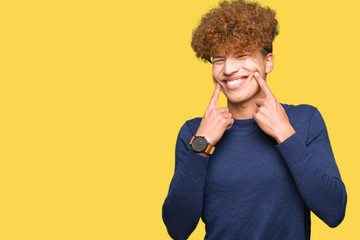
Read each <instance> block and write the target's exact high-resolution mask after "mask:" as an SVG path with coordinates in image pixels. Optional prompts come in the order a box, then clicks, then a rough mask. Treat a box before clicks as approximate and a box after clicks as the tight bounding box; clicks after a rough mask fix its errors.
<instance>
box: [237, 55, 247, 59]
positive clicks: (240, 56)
mask: <svg viewBox="0 0 360 240" xmlns="http://www.w3.org/2000/svg"><path fill="white" fill-rule="evenodd" d="M246 56H247V54H243V55H239V56H237V58H243V57H246Z"/></svg>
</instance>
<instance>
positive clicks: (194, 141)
mask: <svg viewBox="0 0 360 240" xmlns="http://www.w3.org/2000/svg"><path fill="white" fill-rule="evenodd" d="M190 148H191V149H192V150H193V151H194V152H197V153H207V154H213V152H214V150H215V147H214V146H213V145H211V144H210V143H209V142H208V141H207V140H206V139H205V137H203V136H193V137H192V138H191V141H190Z"/></svg>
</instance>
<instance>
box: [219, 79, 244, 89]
mask: <svg viewBox="0 0 360 240" xmlns="http://www.w3.org/2000/svg"><path fill="white" fill-rule="evenodd" d="M248 77H249V76H242V77H236V78H232V79H229V80H225V81H224V83H225V86H226V87H227V88H228V89H236V88H238V87H240V86H241V85H242V84H244V82H245V81H246V79H248Z"/></svg>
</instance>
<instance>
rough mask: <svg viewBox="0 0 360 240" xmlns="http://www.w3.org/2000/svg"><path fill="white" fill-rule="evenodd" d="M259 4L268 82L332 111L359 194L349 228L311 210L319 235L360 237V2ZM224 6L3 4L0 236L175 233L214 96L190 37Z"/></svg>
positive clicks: (198, 233) (282, 93) (348, 175)
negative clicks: (177, 181) (195, 137)
mask: <svg viewBox="0 0 360 240" xmlns="http://www.w3.org/2000/svg"><path fill="white" fill-rule="evenodd" d="M260 2H261V3H262V4H264V5H268V6H270V7H271V8H273V9H275V10H276V11H277V13H278V15H277V16H278V20H279V22H280V35H279V36H278V37H277V38H276V39H275V42H274V55H275V68H274V71H273V73H271V74H270V75H269V76H268V80H267V81H268V84H269V86H270V89H271V90H272V91H273V93H274V95H275V96H276V97H277V99H278V101H279V102H282V103H288V104H301V103H306V104H311V105H313V106H316V107H317V108H318V109H319V110H320V112H321V113H322V115H323V117H324V119H325V122H326V124H327V127H328V132H329V135H330V140H331V144H332V147H333V151H334V154H335V158H336V160H337V164H338V166H339V169H340V172H341V175H342V178H343V181H344V182H345V185H346V188H347V192H348V205H347V211H346V217H345V220H344V222H343V223H342V224H341V225H340V226H339V227H337V228H335V229H331V228H329V227H327V226H326V225H325V224H324V223H323V222H321V221H320V220H318V219H317V218H316V217H314V216H313V218H312V239H326V240H331V239H336V240H338V239H359V233H358V232H359V231H358V230H359V229H358V228H359V227H358V225H359V221H358V218H359V213H360V206H359V202H360V190H359V187H358V183H359V180H358V179H359V173H358V170H359V166H360V163H359V155H360V154H359V136H360V130H359V127H358V124H359V87H360V83H359V80H360V79H359V56H360V50H359V49H360V47H359V43H360V37H359V27H358V24H359V22H360V14H359V10H360V3H359V2H358V1H356V0H344V1H341V2H339V1H330V0H320V1H311V0H303V1H284V0H262V1H260ZM216 4H217V0H197V1H193V0H183V1H164V0H161V1H160V0H157V1H156V0H155V1H146V0H142V1H105V0H102V1H99V0H98V1H2V3H1V4H0V28H1V29H0V32H1V37H0V42H1V44H0V59H1V60H0V61H1V62H0V77H1V78H0V79H1V86H0V91H1V92H0V107H1V109H0V110H1V131H0V135H1V142H0V150H1V151H0V154H1V156H0V159H1V161H0V162H1V165H0V194H1V197H0V239H4V240H8V239H37V240H40V239H170V238H169V237H168V235H167V232H166V228H165V226H164V224H163V222H162V218H161V207H162V203H163V201H164V199H165V197H166V195H167V191H168V187H169V184H170V180H171V178H172V175H173V170H174V150H175V141H176V137H177V134H178V131H179V129H180V127H181V126H182V124H183V123H184V122H185V121H186V120H188V119H190V118H193V117H199V116H202V115H203V113H204V111H205V109H206V106H207V104H208V101H209V99H210V96H211V94H212V91H213V83H212V80H211V65H210V64H205V63H202V62H200V61H199V60H197V59H196V58H195V54H194V53H193V51H192V49H191V47H190V40H191V33H192V30H193V28H194V27H195V26H196V25H197V24H198V22H199V20H200V17H201V15H202V14H204V13H205V12H207V11H208V10H209V9H210V8H212V7H214V6H215V5H216ZM219 106H225V97H224V96H223V95H221V96H220V100H219ZM203 237H204V225H203V223H202V222H201V221H200V223H199V225H198V227H197V229H196V230H195V231H194V233H193V234H192V235H191V237H190V239H203Z"/></svg>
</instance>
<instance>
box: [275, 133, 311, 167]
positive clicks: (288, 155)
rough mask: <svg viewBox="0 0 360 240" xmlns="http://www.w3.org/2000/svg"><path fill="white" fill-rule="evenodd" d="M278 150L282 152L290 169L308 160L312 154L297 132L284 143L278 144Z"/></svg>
mask: <svg viewBox="0 0 360 240" xmlns="http://www.w3.org/2000/svg"><path fill="white" fill-rule="evenodd" d="M276 148H277V149H278V150H279V151H280V153H281V155H282V156H283V158H284V159H285V161H286V163H287V165H288V166H289V167H290V166H292V165H293V164H296V163H297V162H299V161H301V160H304V159H306V158H307V157H308V156H309V154H310V153H309V151H308V149H307V148H306V146H305V144H304V142H303V141H302V140H301V139H300V136H299V134H298V133H297V132H295V133H294V134H293V135H291V136H290V137H288V138H287V139H286V140H285V141H283V142H282V143H279V144H277V145H276Z"/></svg>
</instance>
